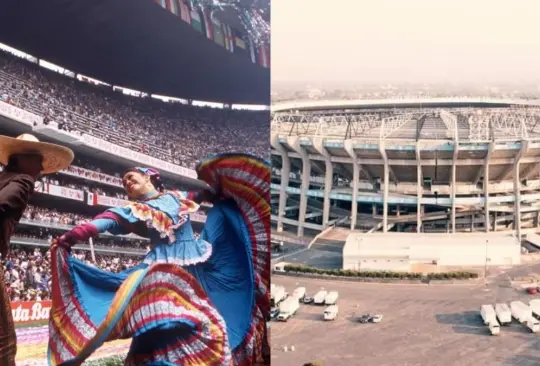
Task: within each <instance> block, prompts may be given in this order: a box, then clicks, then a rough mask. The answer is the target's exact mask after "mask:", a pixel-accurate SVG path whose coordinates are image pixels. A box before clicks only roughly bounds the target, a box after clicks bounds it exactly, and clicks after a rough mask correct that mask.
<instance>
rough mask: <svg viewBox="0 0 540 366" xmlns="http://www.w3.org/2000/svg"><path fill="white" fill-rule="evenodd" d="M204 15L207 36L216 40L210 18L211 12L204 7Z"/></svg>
mask: <svg viewBox="0 0 540 366" xmlns="http://www.w3.org/2000/svg"><path fill="white" fill-rule="evenodd" d="M202 16H203V21H204V30H205V33H206V37H208V39H211V40H214V30H213V29H212V21H211V20H210V14H209V13H208V11H207V10H205V9H202Z"/></svg>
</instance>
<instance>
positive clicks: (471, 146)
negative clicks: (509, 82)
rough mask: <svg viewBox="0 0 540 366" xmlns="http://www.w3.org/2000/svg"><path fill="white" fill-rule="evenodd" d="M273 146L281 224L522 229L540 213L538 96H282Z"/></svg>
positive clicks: (301, 227)
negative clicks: (291, 99) (290, 99)
mask: <svg viewBox="0 0 540 366" xmlns="http://www.w3.org/2000/svg"><path fill="white" fill-rule="evenodd" d="M271 146H272V165H273V175H272V207H273V212H272V222H273V224H275V226H276V227H277V231H278V232H280V231H283V230H284V228H293V230H295V231H296V234H297V235H298V236H303V235H305V231H306V230H310V232H313V233H320V232H323V231H325V230H328V229H330V228H332V227H342V228H344V227H346V228H347V229H350V230H359V231H364V232H372V233H376V232H381V233H387V232H390V231H398V232H402V231H406V232H413V233H414V232H416V233H441V232H442V233H458V232H473V231H481V232H499V231H507V232H508V231H513V232H514V233H515V235H517V237H521V236H522V235H524V234H525V233H527V232H529V231H531V232H534V231H536V228H537V227H538V226H539V225H540V164H539V163H540V103H539V102H536V101H534V102H532V101H521V100H501V99H474V98H437V99H399V100H376V101H375V100H372V101H368V100H361V101H337V102H336V101H332V102H304V103H284V104H280V105H275V106H273V107H272V127H271ZM289 231H290V229H289Z"/></svg>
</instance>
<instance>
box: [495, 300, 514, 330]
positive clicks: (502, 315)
mask: <svg viewBox="0 0 540 366" xmlns="http://www.w3.org/2000/svg"><path fill="white" fill-rule="evenodd" d="M495 313H496V314H497V319H498V320H499V323H501V325H508V324H510V323H512V312H511V311H510V308H509V307H508V305H507V304H505V303H503V302H502V303H498V304H495Z"/></svg>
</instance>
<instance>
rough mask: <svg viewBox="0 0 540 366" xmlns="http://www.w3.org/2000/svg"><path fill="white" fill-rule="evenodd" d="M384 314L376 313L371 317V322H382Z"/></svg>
mask: <svg viewBox="0 0 540 366" xmlns="http://www.w3.org/2000/svg"><path fill="white" fill-rule="evenodd" d="M382 318H383V316H382V315H381V314H375V315H373V316H372V317H371V319H370V322H371V323H380V322H381V320H382Z"/></svg>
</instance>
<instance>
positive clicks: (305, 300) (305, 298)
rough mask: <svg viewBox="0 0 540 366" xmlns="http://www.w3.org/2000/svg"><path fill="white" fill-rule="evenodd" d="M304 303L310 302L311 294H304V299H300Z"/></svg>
mask: <svg viewBox="0 0 540 366" xmlns="http://www.w3.org/2000/svg"><path fill="white" fill-rule="evenodd" d="M302 302H303V303H304V304H311V303H312V302H313V297H311V296H304V300H302Z"/></svg>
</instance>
